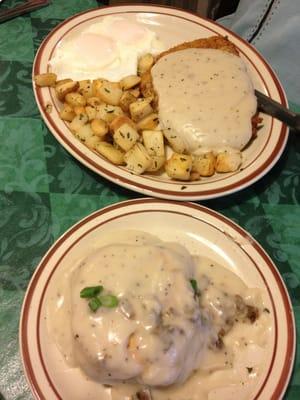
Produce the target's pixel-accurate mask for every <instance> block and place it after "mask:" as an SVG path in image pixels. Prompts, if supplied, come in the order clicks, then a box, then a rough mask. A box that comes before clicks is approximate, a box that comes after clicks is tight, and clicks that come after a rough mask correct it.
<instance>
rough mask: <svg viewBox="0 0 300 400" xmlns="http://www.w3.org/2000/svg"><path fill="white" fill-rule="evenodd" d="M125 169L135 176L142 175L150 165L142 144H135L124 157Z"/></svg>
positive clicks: (150, 162) (150, 161)
mask: <svg viewBox="0 0 300 400" xmlns="http://www.w3.org/2000/svg"><path fill="white" fill-rule="evenodd" d="M124 161H125V163H126V167H127V168H128V169H129V171H131V172H133V173H134V174H136V175H140V174H142V173H143V172H144V171H146V169H147V168H149V167H150V166H151V165H152V159H151V157H150V156H149V154H148V153H147V150H146V149H145V147H144V146H143V145H142V143H138V142H137V143H136V144H135V145H134V146H133V147H132V148H131V149H130V150H129V151H128V152H127V153H126V154H125V156H124Z"/></svg>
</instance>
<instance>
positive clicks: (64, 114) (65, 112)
mask: <svg viewBox="0 0 300 400" xmlns="http://www.w3.org/2000/svg"><path fill="white" fill-rule="evenodd" d="M75 115H76V114H75V112H74V110H73V108H72V107H71V106H69V104H66V103H65V104H64V106H63V108H62V109H61V110H60V112H59V116H60V118H61V119H62V120H64V121H68V122H71V121H72V120H73V119H74V117H75Z"/></svg>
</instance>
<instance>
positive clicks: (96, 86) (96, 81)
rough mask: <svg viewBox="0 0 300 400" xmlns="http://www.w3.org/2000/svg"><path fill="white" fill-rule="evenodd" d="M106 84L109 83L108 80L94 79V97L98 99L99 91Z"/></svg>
mask: <svg viewBox="0 0 300 400" xmlns="http://www.w3.org/2000/svg"><path fill="white" fill-rule="evenodd" d="M104 82H107V80H106V79H94V80H93V81H92V93H93V96H95V97H98V90H99V89H100V88H101V86H102V85H103V83H104Z"/></svg>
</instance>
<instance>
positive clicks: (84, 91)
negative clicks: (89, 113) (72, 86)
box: [78, 79, 93, 99]
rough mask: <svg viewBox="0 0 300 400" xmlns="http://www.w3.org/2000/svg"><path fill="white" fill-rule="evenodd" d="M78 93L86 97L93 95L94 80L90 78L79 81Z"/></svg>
mask: <svg viewBox="0 0 300 400" xmlns="http://www.w3.org/2000/svg"><path fill="white" fill-rule="evenodd" d="M78 93H79V94H81V95H82V96H83V97H84V98H86V99H88V98H90V97H93V85H92V82H91V81H90V80H88V79H86V80H83V81H79V88H78Z"/></svg>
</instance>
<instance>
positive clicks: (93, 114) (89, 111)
mask: <svg viewBox="0 0 300 400" xmlns="http://www.w3.org/2000/svg"><path fill="white" fill-rule="evenodd" d="M85 113H86V115H87V116H88V119H89V121H92V120H93V119H95V118H96V114H97V111H96V109H95V108H94V107H91V106H86V107H85Z"/></svg>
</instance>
